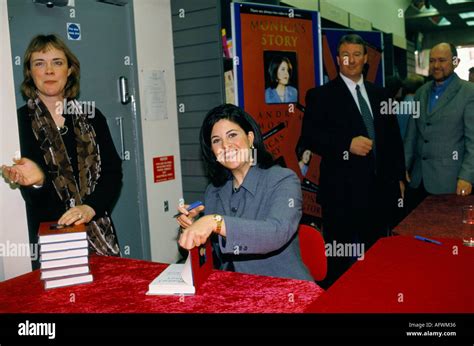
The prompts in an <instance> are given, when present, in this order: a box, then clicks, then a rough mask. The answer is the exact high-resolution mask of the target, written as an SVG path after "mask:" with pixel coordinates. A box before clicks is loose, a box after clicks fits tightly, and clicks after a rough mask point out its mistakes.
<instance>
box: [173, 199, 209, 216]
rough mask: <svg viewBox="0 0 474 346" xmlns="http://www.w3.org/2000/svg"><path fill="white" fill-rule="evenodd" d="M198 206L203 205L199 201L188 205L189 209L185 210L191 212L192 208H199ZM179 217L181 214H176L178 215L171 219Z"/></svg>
mask: <svg viewBox="0 0 474 346" xmlns="http://www.w3.org/2000/svg"><path fill="white" fill-rule="evenodd" d="M200 205H203V203H202V202H201V201H196V202H194V203H191V204H190V205H189V207H188V208H187V209H186V210H187V211H191V210H193V209H194V208H197V207H199V206H200ZM180 215H181V213H178V214H176V215H174V216H173V217H178V216H180Z"/></svg>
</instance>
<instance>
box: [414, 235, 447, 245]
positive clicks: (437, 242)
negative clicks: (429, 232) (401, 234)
mask: <svg viewBox="0 0 474 346" xmlns="http://www.w3.org/2000/svg"><path fill="white" fill-rule="evenodd" d="M415 239H418V240H421V241H426V242H428V243H433V244H437V245H441V244H442V243H441V242H440V241H437V240H433V239H428V238H425V237H422V236H420V235H416V236H415Z"/></svg>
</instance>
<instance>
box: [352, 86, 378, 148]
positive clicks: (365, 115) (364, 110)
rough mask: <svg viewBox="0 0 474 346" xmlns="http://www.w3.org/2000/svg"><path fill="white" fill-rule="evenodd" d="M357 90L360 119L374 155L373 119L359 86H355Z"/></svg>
mask: <svg viewBox="0 0 474 346" xmlns="http://www.w3.org/2000/svg"><path fill="white" fill-rule="evenodd" d="M356 91H357V99H358V100H359V107H360V113H361V115H362V119H363V120H364V124H365V127H366V129H367V134H368V135H369V138H370V139H371V140H372V142H373V143H372V151H373V152H374V155H375V128H374V119H373V118H372V114H371V113H370V108H369V106H368V105H367V102H365V99H364V98H363V97H362V93H361V92H360V86H359V85H357V86H356Z"/></svg>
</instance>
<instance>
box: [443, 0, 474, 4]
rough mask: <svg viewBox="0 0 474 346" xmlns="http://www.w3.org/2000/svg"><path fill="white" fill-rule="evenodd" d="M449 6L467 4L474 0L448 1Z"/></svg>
mask: <svg viewBox="0 0 474 346" xmlns="http://www.w3.org/2000/svg"><path fill="white" fill-rule="evenodd" d="M446 2H447V3H448V4H449V5H456V4H463V3H465V2H473V0H446Z"/></svg>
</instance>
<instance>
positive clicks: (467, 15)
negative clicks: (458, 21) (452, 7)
mask: <svg viewBox="0 0 474 346" xmlns="http://www.w3.org/2000/svg"><path fill="white" fill-rule="evenodd" d="M459 17H461V18H462V19H466V18H473V17H474V12H464V13H459Z"/></svg>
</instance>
